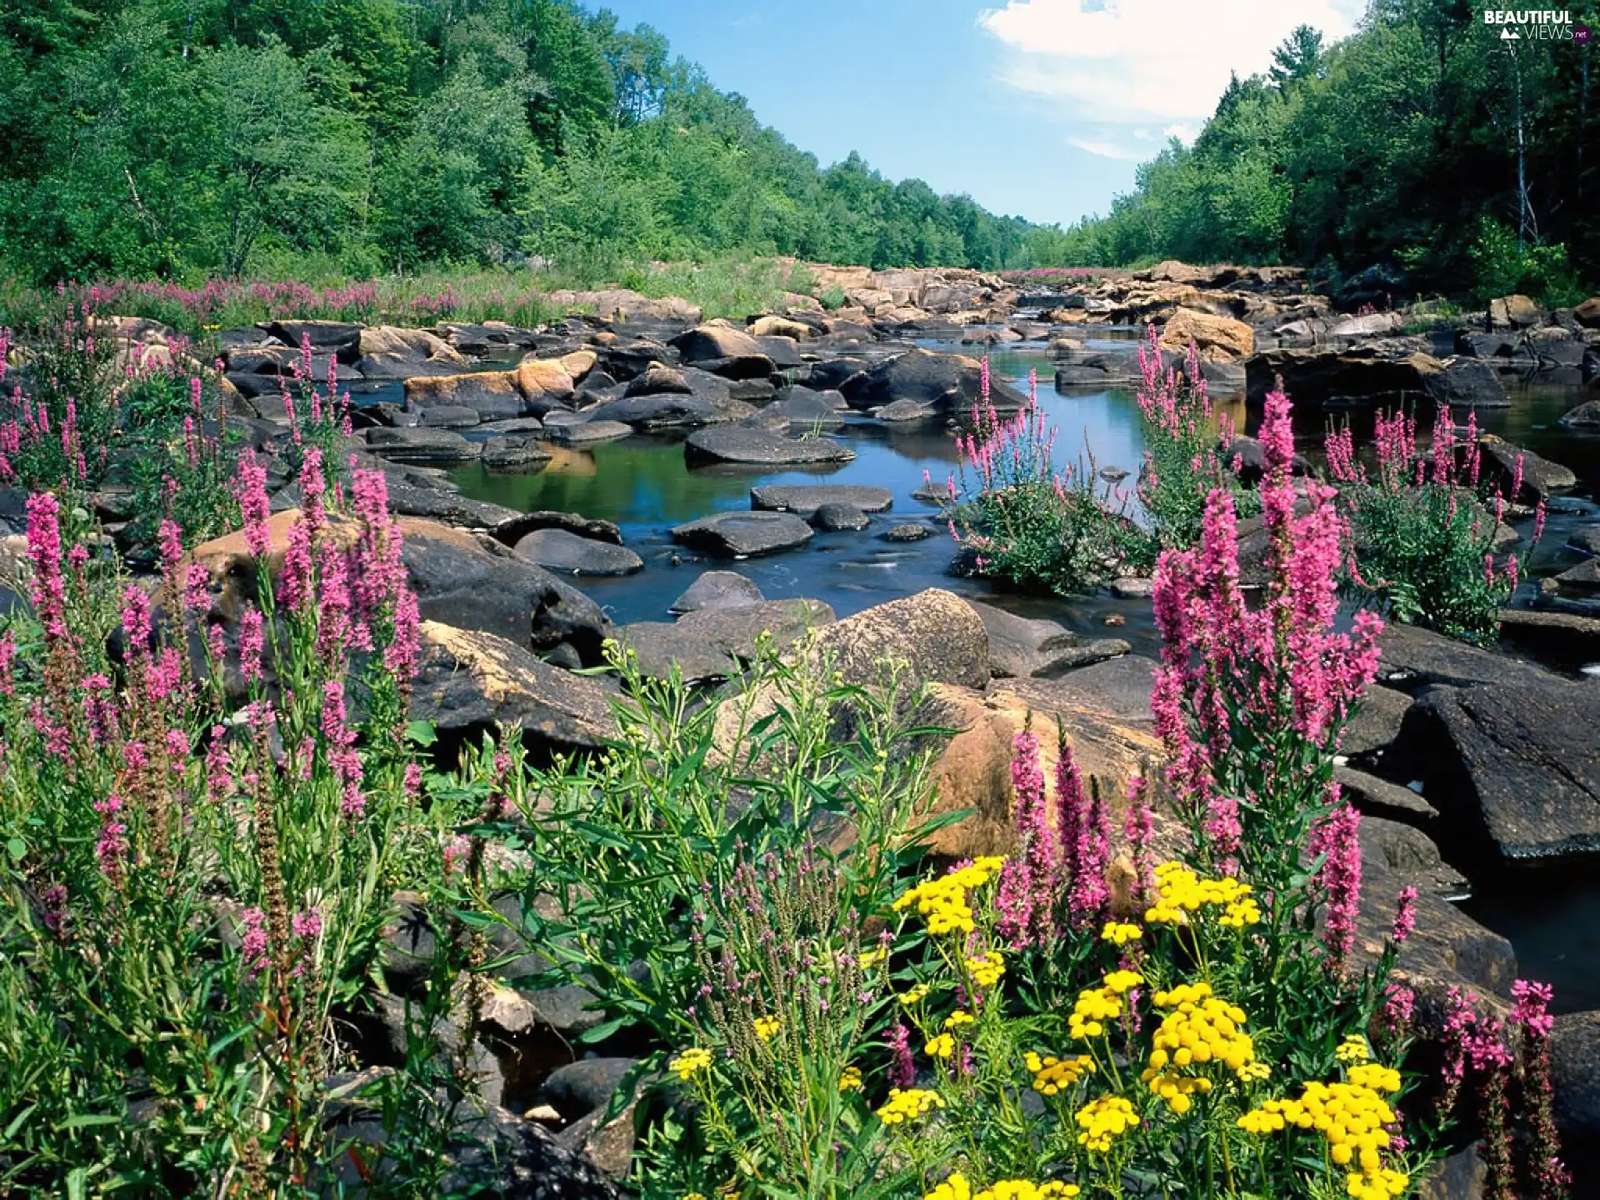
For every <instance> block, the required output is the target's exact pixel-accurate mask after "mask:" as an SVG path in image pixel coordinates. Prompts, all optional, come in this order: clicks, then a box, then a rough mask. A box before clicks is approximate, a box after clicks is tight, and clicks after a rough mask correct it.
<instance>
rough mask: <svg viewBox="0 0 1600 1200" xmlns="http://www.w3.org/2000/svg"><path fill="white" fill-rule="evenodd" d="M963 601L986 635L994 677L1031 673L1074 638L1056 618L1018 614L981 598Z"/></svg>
mask: <svg viewBox="0 0 1600 1200" xmlns="http://www.w3.org/2000/svg"><path fill="white" fill-rule="evenodd" d="M967 604H968V605H969V606H970V607H971V608H972V610H973V611H974V612H976V613H977V614H978V617H979V618H980V619H981V620H982V621H983V628H984V630H985V632H987V633H988V635H989V672H990V674H991V675H993V676H994V677H995V678H997V679H999V678H1003V677H1006V676H1013V675H1014V676H1024V677H1025V676H1028V675H1032V674H1033V673H1034V672H1035V671H1037V670H1038V669H1039V668H1040V667H1042V666H1044V665H1045V663H1047V662H1049V661H1050V659H1051V658H1052V657H1053V655H1054V653H1055V652H1057V651H1061V650H1066V649H1070V648H1071V647H1073V646H1076V645H1077V643H1078V637H1077V635H1076V634H1074V633H1072V632H1071V631H1070V630H1068V629H1067V628H1066V626H1064V625H1062V624H1060V623H1059V622H1056V621H1049V620H1043V619H1040V618H1030V617H1019V616H1017V615H1015V614H1014V613H1009V612H1006V610H1005V609H1003V608H996V607H995V606H994V605H992V604H986V603H984V602H983V601H982V600H968V601H967Z"/></svg>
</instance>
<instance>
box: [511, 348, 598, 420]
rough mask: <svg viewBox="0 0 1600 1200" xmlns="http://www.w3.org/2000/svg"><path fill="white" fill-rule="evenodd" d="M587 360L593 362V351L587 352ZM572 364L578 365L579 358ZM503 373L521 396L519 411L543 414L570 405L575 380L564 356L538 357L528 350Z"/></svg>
mask: <svg viewBox="0 0 1600 1200" xmlns="http://www.w3.org/2000/svg"><path fill="white" fill-rule="evenodd" d="M588 363H589V365H590V366H593V365H594V354H593V352H592V351H591V352H589V355H588ZM574 365H581V362H580V363H576V364H574ZM506 374H507V375H509V376H510V377H511V380H512V382H513V383H514V384H515V386H516V389H517V391H518V392H519V393H520V394H521V396H522V401H523V410H522V411H524V412H528V413H532V414H533V415H534V416H536V417H542V416H544V415H545V413H547V412H549V411H550V410H551V409H553V408H569V407H571V405H572V399H573V396H574V395H575V394H576V392H577V384H576V383H575V382H574V380H573V377H572V372H571V371H570V370H569V369H568V364H567V362H566V360H565V359H560V358H540V357H539V356H538V355H536V354H530V355H528V356H527V357H526V358H524V359H523V360H522V361H521V362H519V363H518V364H517V366H516V369H515V370H513V371H507V372H506Z"/></svg>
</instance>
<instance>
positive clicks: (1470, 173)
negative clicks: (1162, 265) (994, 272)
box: [1060, 0, 1600, 304]
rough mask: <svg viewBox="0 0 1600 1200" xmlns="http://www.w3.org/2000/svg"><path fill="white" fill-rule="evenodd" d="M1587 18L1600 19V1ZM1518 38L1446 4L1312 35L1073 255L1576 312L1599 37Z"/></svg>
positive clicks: (1285, 47) (1593, 269)
mask: <svg viewBox="0 0 1600 1200" xmlns="http://www.w3.org/2000/svg"><path fill="white" fill-rule="evenodd" d="M1570 11H1571V14H1572V19H1573V21H1574V22H1575V23H1579V24H1582V23H1587V24H1589V25H1591V26H1593V25H1595V24H1596V23H1597V22H1600V6H1597V5H1596V4H1595V3H1594V0H1587V2H1586V3H1582V4H1577V5H1574V6H1572V8H1571V10H1570ZM1498 28H1499V27H1497V26H1488V25H1485V24H1484V23H1483V21H1482V19H1481V14H1480V12H1479V11H1478V9H1476V8H1473V7H1471V6H1468V5H1464V4H1440V3H1435V2H1433V0H1382V2H1380V3H1376V4H1374V5H1372V6H1371V11H1370V13H1369V14H1368V17H1367V19H1366V20H1365V21H1364V22H1363V23H1362V25H1361V27H1360V28H1359V29H1358V30H1357V31H1356V32H1355V33H1354V34H1352V35H1351V36H1350V37H1348V38H1345V39H1344V40H1343V41H1340V42H1337V43H1334V44H1332V45H1325V44H1324V43H1323V41H1322V38H1321V36H1320V34H1318V33H1317V31H1315V30H1313V29H1311V28H1309V27H1307V26H1301V27H1299V28H1297V29H1296V30H1295V31H1294V32H1293V33H1292V34H1291V35H1290V36H1289V37H1288V38H1286V39H1285V41H1284V42H1283V44H1282V45H1280V46H1279V47H1278V49H1277V50H1276V51H1275V52H1274V55H1273V61H1272V64H1271V66H1270V68H1269V70H1268V72H1267V74H1266V75H1264V76H1251V77H1249V78H1246V79H1239V78H1237V77H1235V78H1234V79H1233V80H1232V81H1231V82H1230V83H1229V85H1228V87H1227V89H1226V90H1225V91H1224V93H1223V94H1222V96H1221V97H1220V98H1219V100H1218V103H1217V107H1216V111H1215V112H1214V113H1213V115H1212V116H1211V118H1210V120H1209V121H1207V122H1206V125H1205V127H1204V128H1203V130H1202V131H1201V133H1200V134H1199V136H1198V137H1197V138H1196V139H1195V141H1194V143H1193V145H1192V146H1184V145H1181V144H1179V143H1178V142H1176V141H1174V142H1172V143H1170V144H1169V145H1168V146H1167V147H1166V148H1165V149H1163V150H1162V152H1161V153H1160V154H1159V155H1158V156H1157V157H1156V158H1154V159H1153V160H1151V161H1150V162H1148V163H1145V164H1143V165H1142V166H1141V167H1140V168H1139V171H1138V174H1137V178H1136V186H1135V189H1134V190H1133V191H1132V192H1130V193H1128V194H1126V195H1123V196H1119V197H1118V198H1117V199H1116V201H1115V202H1114V203H1113V204H1112V207H1111V211H1110V212H1109V213H1108V214H1107V215H1105V216H1104V217H1100V218H1096V219H1091V220H1088V221H1085V222H1083V223H1081V224H1080V225H1078V226H1076V227H1074V228H1072V229H1069V230H1067V231H1066V232H1065V234H1064V235H1063V238H1064V240H1063V245H1062V248H1063V250H1064V252H1065V253H1066V254H1067V255H1068V257H1066V258H1063V259H1062V260H1060V261H1065V262H1076V263H1099V264H1106V265H1126V264H1134V263H1139V262H1145V261H1154V260H1157V259H1162V258H1182V259H1185V260H1187V261H1190V262H1226V261H1234V262H1300V263H1305V264H1308V265H1310V264H1331V265H1332V266H1333V267H1335V268H1337V270H1339V271H1342V272H1344V273H1346V274H1353V273H1355V272H1356V271H1359V270H1362V269H1364V268H1366V267H1368V266H1371V265H1373V264H1385V265H1391V266H1392V265H1396V264H1398V265H1402V266H1404V267H1405V268H1406V270H1407V271H1408V273H1409V284H1410V286H1411V287H1412V288H1413V289H1414V290H1415V291H1418V292H1421V291H1426V290H1437V291H1444V292H1448V293H1451V294H1455V295H1461V296H1464V295H1467V294H1472V295H1474V296H1476V297H1477V298H1479V299H1480V300H1482V299H1488V298H1491V297H1493V296H1497V295H1504V294H1506V293H1508V292H1513V291H1525V292H1530V293H1532V294H1534V295H1535V296H1537V297H1538V298H1540V299H1543V300H1545V301H1546V302H1548V303H1551V304H1565V303H1572V302H1573V300H1574V299H1576V298H1581V296H1582V295H1583V294H1584V293H1583V292H1582V291H1581V290H1578V289H1577V288H1576V284H1577V282H1578V280H1580V279H1588V280H1590V281H1591V282H1592V280H1593V279H1594V277H1595V276H1596V274H1597V273H1600V238H1597V235H1596V231H1595V229H1594V227H1593V222H1588V221H1586V220H1584V218H1583V216H1582V214H1583V211H1584V208H1585V205H1584V202H1583V200H1582V197H1584V196H1586V195H1588V194H1590V193H1591V192H1592V191H1593V189H1594V187H1595V174H1596V170H1597V168H1600V162H1597V161H1596V156H1595V155H1594V154H1593V153H1592V149H1593V145H1594V136H1593V121H1594V116H1593V114H1594V113H1595V112H1596V111H1597V109H1600V72H1595V71H1592V70H1591V69H1590V64H1589V62H1588V59H1589V58H1590V56H1591V54H1592V50H1591V48H1590V47H1588V46H1585V45H1581V44H1578V43H1576V42H1574V41H1572V40H1570V39H1567V40H1551V41H1523V42H1521V43H1502V42H1501V41H1500V40H1499V38H1498V36H1497V33H1498ZM1524 198H1525V199H1526V204H1524V203H1523V200H1524ZM1507 221H1512V222H1513V225H1512V226H1511V227H1510V228H1509V229H1508V226H1507V224H1506V222H1507ZM1519 227H1520V237H1519V236H1518V235H1517V234H1518V228H1519Z"/></svg>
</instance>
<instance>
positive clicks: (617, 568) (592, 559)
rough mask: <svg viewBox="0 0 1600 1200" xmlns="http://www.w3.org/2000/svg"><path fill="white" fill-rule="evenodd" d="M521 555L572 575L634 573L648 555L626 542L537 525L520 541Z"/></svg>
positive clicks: (517, 551)
mask: <svg viewBox="0 0 1600 1200" xmlns="http://www.w3.org/2000/svg"><path fill="white" fill-rule="evenodd" d="M516 553H517V555H518V557H520V558H525V559H527V560H528V561H529V562H531V563H537V564H538V565H539V566H541V567H544V568H545V569H546V570H548V571H559V572H561V573H562V574H570V575H632V574H633V573H634V572H635V571H642V570H644V559H642V558H640V557H639V556H638V555H637V554H635V553H634V552H633V551H632V550H629V549H628V548H627V547H626V546H618V545H616V544H614V543H612V542H601V541H595V540H594V539H593V538H586V537H581V536H579V535H578V534H576V533H571V532H569V531H568V530H565V529H535V530H534V531H533V532H532V533H529V534H527V535H526V536H525V537H523V538H522V539H521V540H520V541H518V542H517V545H516Z"/></svg>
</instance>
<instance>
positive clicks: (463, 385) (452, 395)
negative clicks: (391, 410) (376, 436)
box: [405, 371, 526, 421]
mask: <svg viewBox="0 0 1600 1200" xmlns="http://www.w3.org/2000/svg"><path fill="white" fill-rule="evenodd" d="M405 393H406V407H408V408H415V409H421V410H423V411H424V412H426V411H427V410H429V409H432V408H436V407H440V406H448V407H451V408H455V407H464V408H469V409H471V410H472V411H473V412H476V413H477V414H478V417H479V419H480V420H485V421H495V420H501V419H503V418H506V417H520V416H523V415H524V413H525V411H526V409H525V406H524V403H523V394H522V391H521V389H520V388H519V387H518V386H517V373H516V372H515V371H469V372H466V373H463V374H456V375H437V376H429V375H419V376H417V377H415V378H413V379H408V380H406V382H405Z"/></svg>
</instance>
